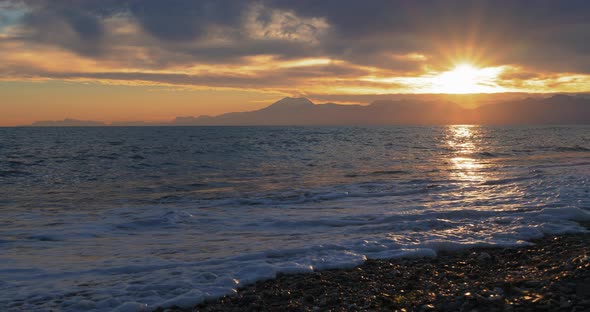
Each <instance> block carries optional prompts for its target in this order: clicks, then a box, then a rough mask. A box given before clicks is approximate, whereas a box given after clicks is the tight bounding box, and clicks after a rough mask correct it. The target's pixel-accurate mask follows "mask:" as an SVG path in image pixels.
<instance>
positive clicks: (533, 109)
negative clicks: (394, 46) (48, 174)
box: [32, 95, 590, 126]
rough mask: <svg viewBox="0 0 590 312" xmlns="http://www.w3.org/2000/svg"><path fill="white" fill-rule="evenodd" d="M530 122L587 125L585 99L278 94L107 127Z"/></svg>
mask: <svg viewBox="0 0 590 312" xmlns="http://www.w3.org/2000/svg"><path fill="white" fill-rule="evenodd" d="M446 124H484V125H536V124H590V98H587V97H583V96H570V95H553V96H550V97H546V98H532V97H528V98H524V99H519V100H509V101H502V102H498V103H493V104H485V105H482V106H479V107H476V108H465V107H463V106H461V105H459V104H456V103H454V102H450V101H421V100H395V101H393V100H379V101H375V102H372V103H371V104H369V105H344V104H335V103H326V104H314V103H313V102H311V101H310V100H308V99H306V98H289V97H287V98H284V99H282V100H279V101H277V102H275V103H273V104H271V105H270V106H267V107H265V108H262V109H259V110H255V111H249V112H234V113H226V114H222V115H218V116H199V117H192V116H189V117H176V118H175V119H174V120H172V121H171V122H167V123H146V122H129V123H116V124H111V125H113V126H124V125H131V126H133V125H135V126H150V125H160V126H164V125H166V126H214V125H224V126H237V125H252V126H267V125H277V126H279V125H446ZM60 125H61V126H84V125H87V126H101V125H104V124H103V123H101V122H94V121H78V120H74V119H66V120H64V121H42V122H35V123H33V124H32V126H60Z"/></svg>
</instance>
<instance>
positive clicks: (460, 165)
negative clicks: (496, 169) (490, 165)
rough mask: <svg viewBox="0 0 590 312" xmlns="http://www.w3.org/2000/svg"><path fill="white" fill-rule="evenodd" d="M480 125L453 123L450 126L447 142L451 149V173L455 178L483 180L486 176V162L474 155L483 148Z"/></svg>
mask: <svg viewBox="0 0 590 312" xmlns="http://www.w3.org/2000/svg"><path fill="white" fill-rule="evenodd" d="M479 130H480V129H479V126H474V125H453V126H449V127H448V133H447V139H446V144H447V145H448V146H449V148H450V149H451V158H450V165H451V168H450V169H451V174H452V176H453V177H454V178H456V179H459V180H467V181H482V180H483V179H484V178H485V176H484V174H483V172H482V171H483V169H485V165H484V163H482V162H481V161H480V160H478V159H477V158H475V157H474V155H475V154H476V153H478V152H480V151H481V150H482V146H480V144H478V139H477V137H476V136H477V133H478V132H479Z"/></svg>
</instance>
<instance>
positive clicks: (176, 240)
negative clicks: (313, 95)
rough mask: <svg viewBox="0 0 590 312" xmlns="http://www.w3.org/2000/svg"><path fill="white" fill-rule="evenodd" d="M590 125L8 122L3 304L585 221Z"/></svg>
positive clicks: (505, 236)
mask: <svg viewBox="0 0 590 312" xmlns="http://www.w3.org/2000/svg"><path fill="white" fill-rule="evenodd" d="M589 180H590V127H585V126H577V127H514V128H501V127H479V126H450V127H369V128H365V127H341V128H322V127H317V128H314V127H187V128H182V127H179V128H42V129H41V128H4V129H0V186H1V187H0V213H1V218H0V276H1V278H0V310H2V311H12V310H14V311H20V310H26V311H35V310H39V311H44V310H48V309H57V310H64V311H80V310H102V311H111V310H113V309H120V310H128V311H141V310H149V309H153V308H155V307H157V306H170V305H173V304H178V305H182V306H189V305H191V304H194V303H197V302H200V301H202V300H204V299H206V298H211V297H216V296H220V295H224V294H228V293H231V292H232V291H233V289H235V288H236V287H237V286H239V285H243V284H247V283H250V282H253V281H256V280H259V279H264V278H270V277H273V276H274V275H275V274H276V273H277V272H307V271H311V270H314V269H325V268H335V267H349V266H353V265H356V264H359V263H361V262H362V261H363V260H364V259H365V258H366V257H369V258H383V257H401V256H435V255H436V252H437V251H440V250H448V249H455V248H465V247H469V246H515V245H522V244H526V241H527V240H530V239H533V238H537V237H540V236H542V235H544V234H547V233H564V232H576V231H581V230H582V229H581V228H580V227H579V225H578V224H577V223H576V222H574V221H576V220H578V221H579V220H588V219H589V217H588V216H589V215H588V212H587V211H588V209H590V194H589V192H590V185H589Z"/></svg>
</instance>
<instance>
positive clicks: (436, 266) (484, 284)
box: [156, 224, 590, 311]
mask: <svg viewBox="0 0 590 312" xmlns="http://www.w3.org/2000/svg"><path fill="white" fill-rule="evenodd" d="M586 226H588V224H586ZM589 310H590V233H577V234H566V235H558V236H546V237H544V238H541V239H538V240H534V241H533V242H532V244H531V245H529V246H526V247H522V248H504V249H501V248H497V249H494V248H485V249H468V250H461V251H451V252H443V253H440V254H439V255H438V256H437V257H435V258H415V259H393V260H371V259H369V260H368V261H367V262H365V263H364V264H363V265H361V266H359V267H356V268H353V269H340V270H326V271H319V272H313V273H308V274H283V275H279V276H277V277H276V278H275V279H271V280H266V281H259V282H257V283H255V284H252V285H248V286H246V287H243V288H240V289H238V291H237V293H236V294H235V295H232V296H226V297H222V298H219V299H216V300H213V301H206V302H205V303H203V304H200V305H197V306H195V307H193V308H191V309H184V310H183V309H177V308H169V309H165V310H164V309H158V310H156V311H589Z"/></svg>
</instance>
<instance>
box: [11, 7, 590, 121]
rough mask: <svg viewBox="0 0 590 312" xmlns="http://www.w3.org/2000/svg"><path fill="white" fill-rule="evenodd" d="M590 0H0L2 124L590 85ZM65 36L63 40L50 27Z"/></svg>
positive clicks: (562, 90)
mask: <svg viewBox="0 0 590 312" xmlns="http://www.w3.org/2000/svg"><path fill="white" fill-rule="evenodd" d="M589 14H590V3H588V2H585V1H567V2H556V1H537V2H535V6H534V10H533V9H531V6H530V4H529V3H526V2H524V1H513V2H511V3H504V2H503V3H498V2H493V1H456V2H453V3H449V2H448V1H432V2H421V3H415V2H412V3H408V2H403V1H375V2H373V3H371V4H362V3H358V2H354V1H351V2H341V1H339V2H334V1H323V2H322V3H314V2H309V1H298V2H287V1H281V0H261V1H245V2H241V1H240V2H234V1H210V0H203V1H185V0H176V1H169V2H159V1H148V0H145V1H142V0H129V1H101V2H94V1H78V2H75V3H71V2H70V1H65V0H54V1H49V0H42V1H31V0H0V48H1V51H2V52H0V107H1V108H2V114H1V115H0V126H19V125H27V124H31V123H33V122H35V121H41V120H63V119H66V118H72V119H77V120H96V121H101V122H106V123H117V122H133V121H144V122H152V123H154V122H155V123H161V122H166V121H170V120H173V119H174V118H175V117H178V116H201V115H208V116H217V115H222V114H224V113H229V112H247V111H254V110H257V109H261V108H264V107H265V106H267V105H269V104H270V103H273V102H275V101H276V100H277V99H280V98H284V97H306V98H309V99H311V100H312V101H313V102H314V103H330V102H331V103H337V104H361V105H368V104H370V103H372V102H373V101H376V100H397V99H400V98H404V97H411V98H412V99H418V100H421V99H430V100H448V101H452V102H457V104H459V105H462V106H464V107H468V108H473V107H477V106H481V105H485V104H487V103H491V102H500V101H503V100H511V99H514V98H519V97H523V98H524V97H526V96H538V97H543V96H548V95H551V94H580V93H581V94H585V93H588V92H590V62H589V61H588V58H587V57H586V56H587V49H588V47H589V44H588V43H587V42H586V41H585V40H584V38H587V37H588V35H590V33H589V32H590V31H589V29H590V27H588V26H589V23H588V21H587V16H588V15H589ZM57 34H59V35H57Z"/></svg>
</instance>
